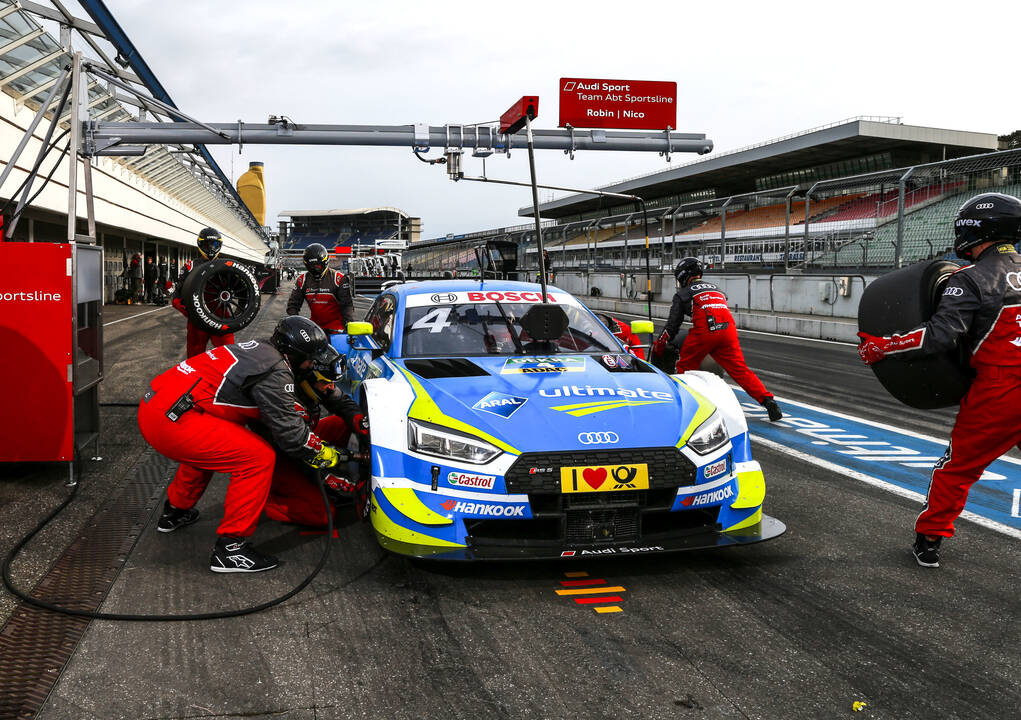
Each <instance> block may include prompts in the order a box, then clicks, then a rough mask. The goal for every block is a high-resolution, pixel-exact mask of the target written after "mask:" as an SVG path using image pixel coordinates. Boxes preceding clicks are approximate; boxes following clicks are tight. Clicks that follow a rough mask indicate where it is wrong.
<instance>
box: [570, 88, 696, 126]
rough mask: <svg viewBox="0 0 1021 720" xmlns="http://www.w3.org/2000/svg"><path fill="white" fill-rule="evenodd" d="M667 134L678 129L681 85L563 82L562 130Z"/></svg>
mask: <svg viewBox="0 0 1021 720" xmlns="http://www.w3.org/2000/svg"><path fill="white" fill-rule="evenodd" d="M568 125H570V126H572V127H577V128H620V129H624V130H666V129H667V127H670V128H676V127H677V83H676V82H660V81H653V80H603V79H593V78H560V127H566V126H568Z"/></svg>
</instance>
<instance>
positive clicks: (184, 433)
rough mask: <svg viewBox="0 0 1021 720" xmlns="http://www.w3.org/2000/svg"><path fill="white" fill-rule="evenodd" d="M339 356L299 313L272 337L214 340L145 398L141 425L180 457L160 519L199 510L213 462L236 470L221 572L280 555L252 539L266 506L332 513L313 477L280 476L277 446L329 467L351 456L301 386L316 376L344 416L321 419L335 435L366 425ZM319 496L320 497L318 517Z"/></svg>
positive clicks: (160, 446) (294, 516)
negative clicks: (346, 387) (301, 395)
mask: <svg viewBox="0 0 1021 720" xmlns="http://www.w3.org/2000/svg"><path fill="white" fill-rule="evenodd" d="M338 359H339V356H338V354H337V351H336V350H334V349H333V347H332V346H331V345H330V344H329V340H328V339H327V337H326V334H325V333H324V332H323V331H322V330H321V329H320V328H319V327H318V326H316V325H315V323H313V322H312V321H311V320H309V319H308V318H303V317H297V316H293V317H286V318H284V319H283V320H281V321H280V322H279V323H278V324H277V326H276V329H275V330H274V332H273V335H272V337H271V338H269V340H268V341H267V340H258V341H255V340H253V341H249V342H243V343H237V344H232V345H225V346H222V347H217V348H213V349H211V350H209V351H208V352H206V353H202V354H200V355H196V356H194V357H191V358H189V359H188V360H186V361H184V362H181V363H178V364H177V365H175V366H174V367H172V368H171V369H169V370H167V371H166V372H164V373H163V374H161V375H159V376H157V377H156V378H155V379H154V380H153V381H152V382H151V383H150V388H151V389H150V391H149V392H147V393H146V394H145V396H144V398H143V399H142V402H141V403H140V405H139V412H138V425H139V429H140V430H141V432H142V435H143V436H144V437H145V439H146V441H147V442H148V443H149V444H150V445H151V446H152V447H153V448H154V449H155V450H157V451H158V452H159V453H161V454H163V455H165V456H166V457H168V458H171V459H173V460H177V461H178V462H179V463H180V466H179V467H178V469H177V473H176V474H175V476H174V479H173V481H172V482H171V484H170V486H169V487H168V488H167V499H166V501H165V503H164V509H163V514H162V516H161V517H160V520H159V525H158V529H159V530H160V531H161V532H171V531H173V530H176V529H177V528H179V527H182V526H184V525H187V524H190V523H192V522H195V520H197V519H198V511H197V510H196V509H195V504H196V503H197V502H198V500H199V498H200V497H201V496H202V493H203V492H204V491H205V489H206V486H207V485H208V484H209V480H210V478H211V477H212V475H213V473H214V472H223V473H227V474H229V475H230V483H229V485H228V487H227V494H226V497H225V499H224V516H223V520H222V522H221V523H220V525H219V527H218V528H217V540H216V545H215V547H214V549H213V553H212V557H211V559H210V570H212V571H214V572H259V571H262V570H269V569H271V568H274V567H276V566H277V565H278V561H277V559H276V558H274V557H271V556H269V555H265V554H263V553H261V552H259V551H258V550H256V549H255V548H254V547H252V545H251V542H250V538H251V537H252V535H253V534H254V533H255V528H256V524H257V523H258V520H259V516H260V514H261V513H262V511H263V509H264V508H267V510H268V513H267V514H270V516H271V517H274V518H275V519H282V520H291V521H295V522H307V521H309V520H313V521H315V522H317V523H319V522H325V518H326V514H325V509H323V508H322V500H321V498H320V496H319V493H318V490H317V489H316V488H315V486H314V485H313V484H312V483H310V482H308V481H307V479H305V478H304V476H298V475H295V474H294V473H288V472H287V471H286V470H285V471H284V472H283V473H281V476H280V477H278V478H275V477H274V468H275V467H276V466H277V458H278V450H279V452H280V453H281V454H284V455H286V456H287V457H289V458H292V459H293V460H295V461H297V462H304V463H308V464H310V465H312V466H314V467H318V468H321V469H324V470H326V469H330V468H335V467H336V466H337V465H339V464H340V463H342V462H346V461H348V460H350V457H351V456H350V453H349V452H348V451H347V450H344V449H340V448H337V447H335V446H334V445H331V444H330V443H329V442H327V441H324V439H323V437H321V436H320V435H319V434H318V433H317V432H315V431H313V429H312V428H311V427H310V425H309V420H308V419H307V417H308V414H307V412H305V411H304V405H303V404H302V403H301V402H299V401H298V397H297V396H296V394H295V388H296V387H299V388H302V387H306V386H307V387H309V388H316V387H317V384H318V388H319V394H320V397H321V400H322V404H323V406H324V407H325V408H326V409H328V410H330V411H331V412H336V413H338V414H339V415H340V417H338V418H336V419H335V420H334V419H332V418H326V419H325V420H324V421H321V422H320V423H318V424H317V425H316V428H317V429H319V426H322V430H323V432H324V433H325V434H327V435H329V436H330V437H331V438H335V439H336V440H337V441H340V440H341V439H342V438H345V437H346V435H347V434H348V428H353V427H364V425H365V423H364V419H363V418H358V417H357V415H358V413H357V406H356V405H355V404H354V403H353V402H352V401H351V400H350V399H349V398H347V397H346V396H344V395H343V394H342V393H340V392H339V391H337V390H336V389H335V388H334V389H330V386H331V384H332V382H333V381H334V380H335V378H336V365H337V360H338ZM299 408H301V409H300V410H299ZM327 420H328V421H330V422H326V421H327ZM324 422H325V423H326V424H325V425H323V423H324ZM249 425H252V426H253V427H256V429H259V430H261V431H264V434H266V435H268V436H269V437H270V438H271V440H272V442H270V441H269V440H267V439H265V438H264V437H262V436H260V434H258V433H257V432H255V431H254V430H253V429H252V427H249ZM366 430H367V428H366ZM282 465H283V464H282ZM337 477H339V476H337ZM334 484H335V485H338V486H339V487H340V489H341V490H355V489H356V487H355V486H354V485H353V484H350V483H348V484H347V485H345V484H344V483H342V482H340V481H339V480H336V481H334ZM312 498H320V499H319V500H318V502H319V505H320V511H319V513H318V515H316V517H314V518H313V514H314V513H313V512H312V511H311V510H310V503H311V500H312Z"/></svg>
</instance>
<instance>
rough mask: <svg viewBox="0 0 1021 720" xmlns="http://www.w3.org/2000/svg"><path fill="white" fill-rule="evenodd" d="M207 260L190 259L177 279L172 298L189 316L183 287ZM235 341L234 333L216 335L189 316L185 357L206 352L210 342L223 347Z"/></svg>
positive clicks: (176, 306) (177, 307)
mask: <svg viewBox="0 0 1021 720" xmlns="http://www.w3.org/2000/svg"><path fill="white" fill-rule="evenodd" d="M203 262H206V261H205V260H202V259H201V258H196V259H195V260H194V261H191V260H189V261H188V262H186V263H185V264H184V271H183V272H182V273H181V277H179V278H178V279H177V287H176V288H174V297H173V299H172V300H171V303H170V304H171V305H173V306H174V307H175V308H176V309H177V310H178V312H180V313H181V314H182V315H184V316H185V317H188V309H187V308H186V307H185V306H184V301H183V300H182V299H181V288H183V287H184V279H185V278H186V277H188V273H190V272H191V271H192V270H193V269H194V268H195V267H197V266H198V265H201V264H202V263H203ZM233 342H234V333H225V334H223V335H214V334H212V333H210V332H207V331H206V330H203V329H202V328H200V327H197V326H195V325H193V324H192V322H191V318H188V337H187V340H186V341H185V348H186V349H185V357H191V356H193V355H198V354H199V353H204V352H205V351H206V344H207V343H208V344H210V345H212V346H213V347H221V346H223V345H230V344H232V343H233Z"/></svg>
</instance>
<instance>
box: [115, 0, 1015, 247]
mask: <svg viewBox="0 0 1021 720" xmlns="http://www.w3.org/2000/svg"><path fill="white" fill-rule="evenodd" d="M106 2H107V5H108V7H109V8H110V10H111V12H112V13H113V15H114V17H115V18H116V19H117V20H118V21H119V22H120V24H121V26H122V27H123V28H124V30H125V32H126V33H127V34H128V36H129V37H130V38H131V39H132V41H133V42H134V43H135V45H136V46H137V47H138V49H139V50H140V52H141V54H142V56H143V57H144V58H145V60H146V61H147V62H148V64H149V66H150V67H151V68H152V69H153V71H154V72H155V73H156V76H157V77H158V78H159V79H160V81H161V82H162V83H163V85H164V87H166V88H167V91H168V92H169V93H170V95H171V97H173V98H174V101H175V102H176V103H177V105H178V106H179V107H180V108H181V109H182V110H184V111H185V112H187V113H189V114H191V115H193V116H194V117H196V118H198V119H200V120H202V121H205V122H234V121H236V120H238V119H241V120H244V121H245V122H256V123H264V122H266V119H267V117H268V116H269V115H270V114H276V115H280V114H284V115H288V116H289V117H291V118H293V119H294V120H295V121H296V122H298V123H331V124H373V125H404V124H410V123H429V124H432V125H441V124H444V123H473V122H482V121H488V120H494V119H496V118H498V117H499V115H500V114H501V113H502V112H503V111H504V110H506V109H507V107H509V106H510V104H511V103H512V102H513V101H515V100H516V99H517V98H519V97H521V96H522V95H526V94H537V95H538V96H539V98H540V101H539V102H540V105H539V117H538V120H537V122H536V127H539V128H554V127H556V125H557V122H558V102H557V96H558V82H557V81H558V79H559V78H560V77H563V76H568V77H592V78H620V79H633V80H673V81H676V82H677V86H678V98H677V100H678V117H677V120H678V128H677V129H678V130H679V131H681V132H698V133H705V134H706V135H707V136H708V138H709V139H711V140H712V141H713V142H714V144H715V151H716V152H720V151H726V150H732V149H735V148H739V147H743V146H745V145H751V144H755V143H759V142H763V141H766V140H769V139H771V138H776V137H780V136H783V135H787V134H790V133H795V132H799V131H802V130H807V129H809V128H812V127H816V126H819V125H824V124H828V123H831V122H834V121H837V120H840V119H843V118H848V117H852V116H856V115H883V116H900V117H902V118H903V121H904V123H906V124H911V125H921V126H928V127H940V128H951V129H958V130H973V131H981V132H991V133H996V134H1004V133H1007V132H1010V131H1013V130H1015V129H1018V128H1021V94H1019V91H1018V89H1017V82H1016V77H1017V65H1018V56H1017V50H1016V46H1015V43H1014V42H1013V41H1011V40H1009V38H1010V37H1013V35H1012V34H1011V33H1009V32H1000V31H997V28H1016V27H1017V26H1018V23H1019V22H1021V9H1019V8H1021V3H1018V2H998V3H992V2H971V3H967V4H962V3H946V2H925V3H921V2H917V3H916V2H890V1H889V0H887V1H886V2H871V1H869V2H861V1H859V2H854V3H820V2H812V3H800V2H799V3H793V2H791V3H783V2H779V3H778V2H773V3H765V2H729V1H722V0H718V1H717V2H712V3H685V2H678V1H676V0H675V1H673V2H650V1H649V0H645V2H622V1H620V0H618V1H616V2H602V1H596V2H573V3H564V2H555V1H553V2H550V1H547V2H541V3H538V2H527V1H526V2H518V3H507V4H502V3H471V2H467V3H466V2H449V3H448V2H443V1H442V0H441V1H440V2H403V1H402V2H389V1H387V0H376V1H375V2H352V1H348V0H345V1H340V0H333V1H329V0H318V1H316V0H288V1H287V2H281V1H280V0H274V1H272V2H271V1H269V0H245V1H244V2H239V1H236V0H235V1H233V2H224V1H223V0H218V1H215V2H214V1H212V0H208V1H207V0H177V1H176V2H167V1H166V0H106ZM831 8H832V9H831ZM996 38H1000V40H999V41H997V40H996ZM211 149H212V151H213V154H214V156H215V157H216V159H217V161H218V162H219V163H220V165H221V167H222V168H223V170H224V172H225V173H226V174H227V175H228V176H230V177H232V178H233V179H235V180H236V178H237V177H238V176H239V175H240V174H241V173H242V172H243V171H244V170H245V169H247V167H248V162H249V161H253V160H259V161H263V162H265V163H266V168H265V174H266V186H267V203H268V208H267V223H268V224H271V225H274V226H275V225H276V222H277V214H278V213H279V212H280V211H281V210H312V209H329V208H355V207H374V206H381V205H389V206H394V207H398V208H400V209H402V210H404V211H405V212H407V213H408V214H410V215H413V216H418V217H421V218H422V223H423V237H426V238H434V237H439V236H442V235H445V234H446V233H463V232H470V231H473V230H479V229H484V228H493V227H501V226H505V225H517V224H521V223H523V222H527V219H525V218H521V217H519V216H518V214H517V213H518V209H519V208H520V207H522V206H525V205H529V204H531V202H530V200H531V199H530V194H529V193H530V191H529V190H528V189H526V188H500V187H496V186H492V185H486V186H482V185H478V184H472V183H454V182H452V181H450V180H448V179H447V177H446V174H445V171H444V170H443V168H442V166H427V165H425V164H423V163H420V162H418V161H417V160H416V159H415V158H414V157H413V156H412V154H411V151H410V150H409V149H405V148H356V147H296V146H265V145H264V146H245V147H244V150H243V152H242V153H241V154H238V151H237V148H236V147H235V148H234V149H233V151H230V150H228V149H227V148H225V147H220V148H211ZM435 153H436V151H435V150H434V151H433V152H432V153H431V155H432V156H435ZM695 157H696V156H694V155H675V156H674V162H673V164H674V165H676V164H678V163H683V162H687V161H689V160H691V159H694V158H695ZM486 165H487V172H488V174H489V175H490V176H492V177H501V178H507V179H517V180H526V179H527V177H528V160H527V154H526V153H525V152H524V151H521V152H513V153H512V155H511V158H510V159H507V158H505V157H504V156H502V155H500V156H493V157H492V158H490V159H489V160H488V161H487V163H486ZM668 167H669V166H668V165H667V163H666V162H665V161H664V160H663V158H661V157H659V156H658V155H657V154H656V153H619V152H587V153H578V154H577V155H576V156H575V160H574V161H573V162H572V161H570V160H568V158H567V157H566V156H565V155H563V154H562V153H561V152H560V151H542V152H539V153H538V154H537V168H538V170H537V172H538V175H539V181H540V182H541V183H542V182H545V183H549V184H554V185H557V184H560V185H570V186H584V187H594V186H598V185H601V184H605V183H609V182H612V181H615V180H620V179H623V178H625V177H630V176H633V175H639V174H644V173H647V172H652V171H657V170H661V169H666V168H668ZM465 171H466V173H467V174H480V171H481V163H480V161H479V160H477V159H474V158H471V157H470V155H469V156H467V157H466V159H465ZM548 195H549V193H547V194H546V195H545V196H540V198H541V199H546V197H548Z"/></svg>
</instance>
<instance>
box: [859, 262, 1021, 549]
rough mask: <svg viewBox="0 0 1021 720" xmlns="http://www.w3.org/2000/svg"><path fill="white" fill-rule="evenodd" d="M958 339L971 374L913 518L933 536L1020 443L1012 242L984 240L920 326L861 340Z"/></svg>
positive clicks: (945, 533) (1018, 267)
mask: <svg viewBox="0 0 1021 720" xmlns="http://www.w3.org/2000/svg"><path fill="white" fill-rule="evenodd" d="M959 339H961V340H964V342H966V343H967V344H968V346H969V347H970V348H971V351H972V355H971V366H972V367H973V368H974V369H975V373H976V375H975V380H974V381H973V382H972V384H971V387H970V388H969V389H968V393H967V395H965V396H964V399H963V400H961V409H960V410H959V411H958V413H957V420H956V422H955V423H954V428H953V430H952V431H951V432H950V444H949V446H948V447H947V450H946V453H945V454H944V455H943V457H942V458H941V459H940V460H939V462H937V463H936V466H935V468H934V470H933V472H932V479H931V480H930V481H929V491H928V493H927V497H926V502H925V507H924V508H923V509H922V512H921V514H920V515H919V516H918V519H917V520H916V521H915V531H916V532H919V533H922V534H924V535H930V536H942V537H952V536H953V534H954V520H956V519H957V517H958V516H959V515H960V514H961V511H963V510H964V505H965V502H966V501H967V499H968V491H969V490H970V488H971V486H972V485H973V484H975V482H976V481H977V480H978V479H979V478H980V477H981V476H982V472H983V471H984V470H985V469H986V467H987V466H988V465H989V463H991V462H992V461H993V460H995V459H996V458H998V457H1000V456H1001V455H1003V454H1004V453H1005V452H1007V451H1008V450H1010V448H1012V447H1015V446H1017V447H1018V448H1021V256H1019V255H1018V254H1017V252H1015V250H1014V246H1013V245H1011V244H1009V243H998V244H995V245H993V246H991V247H988V248H986V249H985V250H984V251H983V252H982V254H981V255H980V256H979V257H978V259H977V260H976V261H975V264H974V265H966V266H965V267H963V268H961V269H960V270H958V271H957V272H955V273H954V274H953V275H951V276H950V279H949V280H947V284H946V288H945V289H944V290H943V296H942V297H941V298H940V303H939V307H938V308H937V310H936V313H935V314H934V315H933V316H932V317H931V318H930V319H929V321H928V322H927V323H925V324H924V325H921V326H920V327H917V328H915V329H913V330H910V331H908V332H905V333H899V334H895V335H892V336H888V337H875V338H872V337H869V338H867V339H866V338H863V340H864V343H863V344H865V345H867V344H868V343H870V342H872V343H874V344H876V345H878V346H880V348H881V349H882V351H883V353H884V354H885V355H892V354H898V353H907V355H905V357H911V356H912V355H915V356H917V355H928V354H931V353H937V352H944V351H947V350H950V349H951V348H953V347H954V345H955V344H956V343H957V342H958V340H959ZM860 352H861V351H860ZM866 354H867V353H866ZM863 357H864V355H863Z"/></svg>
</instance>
